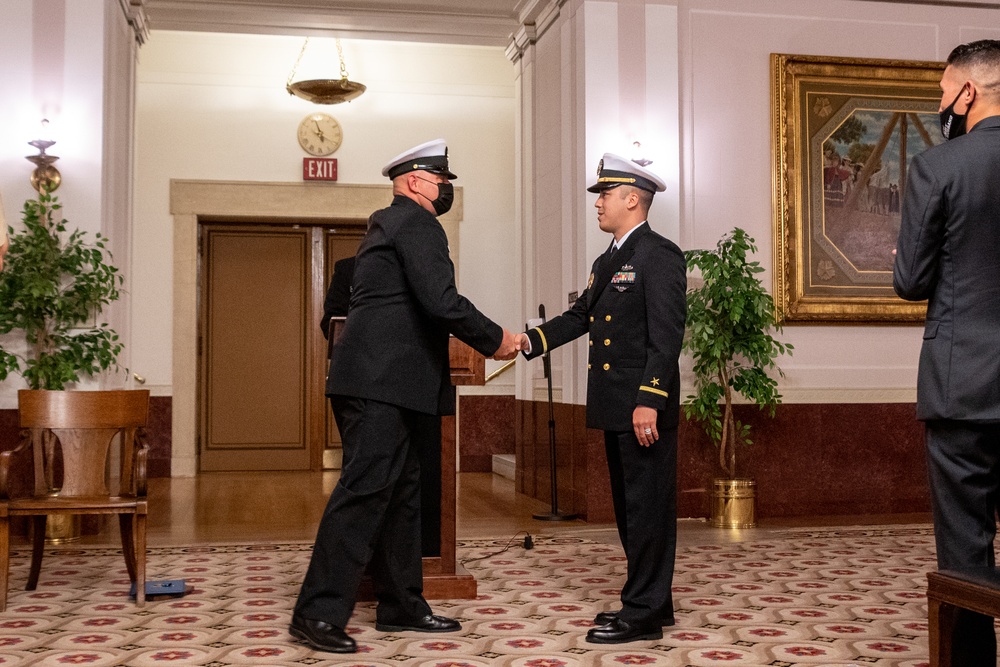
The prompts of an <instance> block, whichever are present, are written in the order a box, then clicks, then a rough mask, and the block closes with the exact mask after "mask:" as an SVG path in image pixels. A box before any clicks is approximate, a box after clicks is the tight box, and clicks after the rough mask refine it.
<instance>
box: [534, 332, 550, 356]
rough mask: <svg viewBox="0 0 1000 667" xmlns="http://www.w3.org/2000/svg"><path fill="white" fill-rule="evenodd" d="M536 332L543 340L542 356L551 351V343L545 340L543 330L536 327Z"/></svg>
mask: <svg viewBox="0 0 1000 667" xmlns="http://www.w3.org/2000/svg"><path fill="white" fill-rule="evenodd" d="M535 331H537V332H538V337H539V338H541V339H542V354H545V353H546V352H548V351H549V341H547V340H545V334H543V333H542V330H541V329H539V328H538V327H535Z"/></svg>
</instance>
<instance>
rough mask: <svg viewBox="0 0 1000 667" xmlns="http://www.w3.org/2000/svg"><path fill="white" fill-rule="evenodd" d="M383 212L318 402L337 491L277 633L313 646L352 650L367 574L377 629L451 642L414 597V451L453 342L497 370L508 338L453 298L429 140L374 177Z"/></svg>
mask: <svg viewBox="0 0 1000 667" xmlns="http://www.w3.org/2000/svg"><path fill="white" fill-rule="evenodd" d="M382 175H383V176H386V177H388V178H389V179H391V180H392V193H393V199H392V204H391V205H390V206H389V207H388V208H384V209H381V210H379V211H375V213H373V214H372V215H371V217H370V218H369V219H368V231H367V232H366V234H365V237H364V239H362V241H361V245H360V247H359V249H358V254H357V256H356V259H355V264H354V270H353V278H352V281H351V284H352V289H351V291H350V314H349V316H348V317H347V320H346V322H345V324H344V329H343V332H342V333H341V335H340V337H339V339H338V340H337V342H336V343H335V344H334V347H333V351H332V354H331V362H330V373H329V375H328V376H327V383H326V395H327V396H329V397H330V404H331V406H332V408H333V414H334V416H335V417H336V420H337V428H338V429H339V430H340V436H341V439H342V441H343V452H344V462H343V468H342V471H341V475H340V480H339V481H338V482H337V485H336V487H334V490H333V493H332V494H331V495H330V500H329V502H328V504H327V506H326V510H325V511H324V512H323V518H322V519H321V521H320V525H319V531H318V533H317V535H316V543H315V546H314V547H313V553H312V559H311V560H310V563H309V568H308V570H307V571H306V574H305V579H304V581H303V582H302V589H301V591H300V593H299V597H298V600H297V602H296V604H295V611H294V613H293V615H292V620H291V623H290V625H289V632H290V633H291V635H292V636H293V637H295V638H297V639H299V640H301V641H303V642H305V643H306V644H308V645H309V646H311V647H313V648H314V649H317V650H320V651H329V652H333V653H353V652H355V651H357V645H356V643H355V641H354V639H352V638H351V637H349V636H348V635H347V633H346V631H345V628H346V626H347V622H348V620H349V619H350V617H351V613H352V611H353V610H354V603H355V600H356V599H357V594H358V586H359V585H360V583H361V577H362V575H363V574H364V572H365V569H366V568H368V567H369V566H370V570H371V574H372V583H373V585H374V590H375V597H376V598H377V600H378V606H377V607H376V610H375V627H376V629H378V630H380V631H383V632H401V631H411V632H454V631H457V630H460V629H461V625H460V624H459V622H458V621H456V620H454V619H451V618H446V617H444V616H437V615H435V614H432V613H431V608H430V606H429V605H428V604H427V601H426V600H425V599H424V596H423V580H422V570H421V567H422V564H421V523H420V515H421V502H420V498H421V487H422V484H421V469H420V457H421V451H422V450H424V449H426V448H435V447H436V448H437V449H438V451H440V447H441V441H440V417H439V416H440V415H442V414H454V411H455V393H454V388H453V387H452V386H451V382H450V377H449V367H448V338H449V335H450V334H453V335H454V336H455V337H456V338H458V339H459V340H461V341H463V342H465V343H466V344H468V345H469V346H471V347H472V348H474V349H475V350H476V351H478V352H480V353H481V354H484V355H487V356H493V357H494V358H497V359H512V358H513V357H514V356H516V354H517V350H516V348H515V346H514V341H515V336H514V335H513V334H512V333H511V332H509V331H507V330H506V329H503V328H502V327H500V325H498V324H496V323H494V322H493V321H492V320H490V319H489V318H488V317H486V315H484V314H483V313H481V312H480V311H479V310H478V309H477V308H476V307H475V306H474V305H473V304H472V303H471V302H470V301H469V300H468V299H466V298H465V297H464V296H462V295H461V294H459V293H458V290H457V289H456V287H455V267H454V265H453V264H452V262H451V258H450V257H449V254H448V239H447V237H446V236H445V232H444V229H443V228H442V227H441V224H440V223H439V222H438V220H437V216H439V215H443V214H444V213H446V212H447V211H448V210H449V209H450V208H451V204H452V199H453V188H452V184H451V181H452V180H454V179H455V178H456V177H455V174H453V173H452V172H451V171H450V169H449V167H448V148H447V146H446V145H445V142H444V141H443V140H435V141H429V142H427V143H424V144H420V145H419V146H415V147H414V148H412V149H410V150H408V151H405V152H403V153H401V154H400V155H397V156H396V157H395V158H393V159H392V160H391V161H390V162H389V163H388V164H387V165H386V167H385V169H383V170H382Z"/></svg>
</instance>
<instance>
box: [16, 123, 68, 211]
mask: <svg viewBox="0 0 1000 667" xmlns="http://www.w3.org/2000/svg"><path fill="white" fill-rule="evenodd" d="M48 124H49V121H48V120H45V119H43V120H42V128H43V129H44V128H45V127H46V126H47V125H48ZM55 143H56V142H54V141H49V140H48V139H35V140H34V141H29V142H28V145H29V146H34V147H35V148H36V149H38V155H26V156H25V159H26V160H28V161H29V162H31V163H32V164H34V165H35V170H34V171H33V172H31V187H33V188H34V189H35V190H37V191H38V193H39V194H42V192H43V191H45V192H55V190H56V189H58V187H59V184H60V183H62V174H60V173H59V170H58V169H56V168H55V166H54V163H55V161H56V160H58V159H59V157H58V156H57V155H48V154H47V153H46V152H45V151H46V149H48V148H50V147H51V146H53V145H54V144H55Z"/></svg>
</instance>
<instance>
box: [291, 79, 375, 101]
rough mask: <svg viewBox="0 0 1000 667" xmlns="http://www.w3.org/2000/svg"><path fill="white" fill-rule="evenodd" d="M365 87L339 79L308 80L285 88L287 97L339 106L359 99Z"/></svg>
mask: <svg viewBox="0 0 1000 667" xmlns="http://www.w3.org/2000/svg"><path fill="white" fill-rule="evenodd" d="M366 89H367V87H366V86H365V84H363V83H357V82H356V81H351V80H349V79H348V78H347V77H344V78H341V79H308V80H306V81H296V82H295V83H289V84H287V85H286V86H285V90H287V91H288V94H289V95H295V96H296V97H301V98H302V99H304V100H308V101H309V102H312V103H313V104H340V103H341V102H349V101H350V100H353V99H354V98H355V97H360V96H361V94H362V93H363V92H365V90H366Z"/></svg>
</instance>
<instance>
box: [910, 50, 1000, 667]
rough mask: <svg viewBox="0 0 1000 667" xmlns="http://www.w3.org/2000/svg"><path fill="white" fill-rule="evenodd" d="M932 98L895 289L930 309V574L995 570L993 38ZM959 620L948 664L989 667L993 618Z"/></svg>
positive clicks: (997, 60) (997, 108) (925, 385)
mask: <svg viewBox="0 0 1000 667" xmlns="http://www.w3.org/2000/svg"><path fill="white" fill-rule="evenodd" d="M941 90H942V97H941V107H940V108H941V127H942V132H943V134H944V136H945V138H946V139H948V140H949V141H946V142H945V143H943V144H941V145H940V146H935V147H934V148H931V149H929V150H927V151H925V152H923V153H921V154H919V155H917V156H915V157H914V158H913V160H912V162H911V163H910V168H909V175H908V178H907V183H906V189H905V191H904V196H903V211H902V226H901V227H900V230H899V240H898V243H897V246H896V261H895V269H894V271H893V286H894V287H895V290H896V293H897V294H899V296H901V297H903V298H904V299H909V300H913V301H918V300H922V299H928V300H929V301H928V304H927V322H926V325H925V327H924V342H923V349H922V350H921V352H920V364H919V372H918V379H917V418H918V419H921V420H923V421H924V422H925V432H926V447H927V465H928V469H929V472H930V481H931V500H932V506H933V510H934V536H935V542H936V543H937V559H938V567H939V568H941V569H956V568H963V567H986V566H989V567H993V566H994V556H993V541H994V537H995V536H996V511H997V506H998V503H1000V192H998V187H997V183H998V182H997V175H998V174H1000V40H981V41H978V42H972V43H969V44H963V45H961V46H959V47H957V48H956V49H955V50H953V51H952V52H951V54H950V55H949V56H948V66H947V68H946V69H945V71H944V75H943V76H942V78H941ZM966 132H968V133H966ZM962 613H963V614H964V617H963V618H960V619H958V621H957V623H956V630H955V632H956V635H955V639H954V644H953V649H954V651H955V653H954V657H953V660H952V664H954V665H963V667H975V666H977V665H991V666H992V665H995V664H996V636H995V635H994V632H993V619H991V618H990V617H988V616H983V615H980V614H973V613H972V612H962ZM960 633H961V634H963V635H964V636H960Z"/></svg>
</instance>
